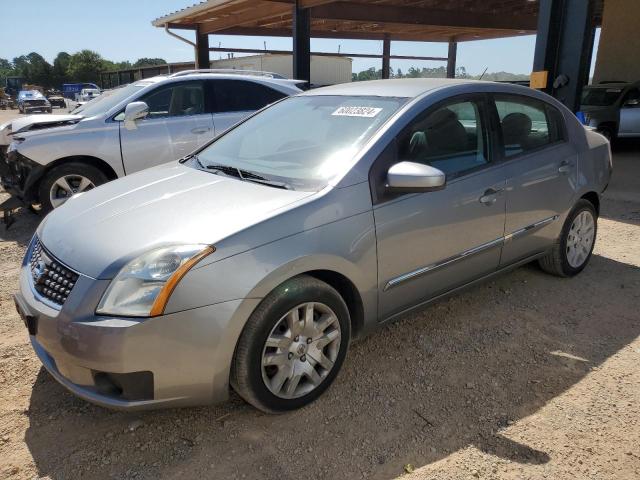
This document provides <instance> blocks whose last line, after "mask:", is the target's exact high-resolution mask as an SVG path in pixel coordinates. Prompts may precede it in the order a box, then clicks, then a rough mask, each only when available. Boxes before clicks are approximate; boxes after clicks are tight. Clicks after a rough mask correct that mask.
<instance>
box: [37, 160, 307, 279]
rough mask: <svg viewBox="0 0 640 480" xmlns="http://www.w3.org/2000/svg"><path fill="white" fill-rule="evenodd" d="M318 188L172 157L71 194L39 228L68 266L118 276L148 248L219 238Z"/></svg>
mask: <svg viewBox="0 0 640 480" xmlns="http://www.w3.org/2000/svg"><path fill="white" fill-rule="evenodd" d="M312 194H313V193H312V192H300V191H292V190H282V189H277V188H273V187H268V186H264V185H258V184H255V183H250V182H246V181H241V180H238V179H235V178H230V177H225V176H221V175H216V174H213V173H209V172H204V171H201V170H197V169H194V168H190V167H187V166H184V165H180V164H178V163H173V162H172V163H171V164H166V165H163V166H160V167H156V168H152V169H149V170H145V171H142V172H140V173H136V174H134V175H130V176H127V177H124V178H122V179H120V180H116V181H114V182H110V183H108V184H106V185H103V186H101V187H100V188H97V189H95V190H92V191H89V192H86V193H84V194H82V195H79V196H76V197H74V198H72V199H71V200H69V201H68V202H66V203H65V204H64V205H63V206H61V207H60V208H58V209H56V210H54V211H53V212H51V213H50V214H49V215H48V216H47V218H46V219H45V220H44V222H43V223H42V224H41V225H40V227H39V229H38V236H39V238H40V240H41V241H42V243H43V245H44V246H45V247H46V248H47V249H48V250H49V251H50V252H51V253H52V254H53V255H54V256H55V257H57V258H58V259H59V260H60V261H61V262H63V263H64V264H66V265H67V266H69V267H70V268H72V269H74V270H76V271H78V272H80V273H83V274H85V275H88V276H90V277H93V278H112V277H113V276H114V275H115V274H116V273H117V271H118V270H119V269H120V267H121V266H122V265H123V264H124V263H125V262H126V261H128V260H130V259H132V258H134V257H135V256H137V255H139V254H141V253H143V252H145V251H148V250H150V249H153V248H156V247H159V246H164V245H173V244H207V245H215V244H216V242H218V241H220V240H222V239H224V238H227V237H229V236H230V235H233V234H234V233H236V232H239V231H241V230H243V229H245V228H247V227H250V226H252V225H254V224H256V223H259V222H261V221H263V220H265V219H267V218H269V217H271V216H274V215H276V214H277V213H279V212H282V211H285V210H287V209H289V208H292V207H293V206H295V204H296V203H297V202H300V201H301V200H302V199H304V198H305V197H309V196H310V195H312Z"/></svg>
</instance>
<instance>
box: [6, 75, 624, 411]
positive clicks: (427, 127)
mask: <svg viewBox="0 0 640 480" xmlns="http://www.w3.org/2000/svg"><path fill="white" fill-rule="evenodd" d="M611 168H612V166H611V155H610V150H609V144H608V142H607V141H606V139H605V138H604V137H602V136H601V135H599V134H597V133H595V132H593V131H589V130H586V129H585V128H584V127H583V126H582V125H581V124H580V123H579V122H578V120H577V119H576V118H575V117H574V115H573V114H572V113H571V112H570V111H569V110H567V109H566V108H565V107H564V106H562V104H560V103H559V102H557V101H556V100H554V99H553V98H551V97H548V96H546V95H544V94H542V93H539V92H537V91H534V90H530V89H527V88H523V87H518V86H513V85H502V84H495V83H489V82H472V81H448V80H426V79H413V80H390V81H374V82H362V83H353V84H345V85H337V86H333V87H328V88H324V89H318V90H314V91H310V92H306V93H304V94H301V95H298V96H295V97H291V98H288V99H285V100H282V101H280V102H278V103H276V104H274V105H272V106H270V107H268V108H266V109H264V110H262V111H261V112H259V113H257V114H256V115H253V116H252V117H250V118H249V119H247V120H245V121H244V122H242V123H240V124H239V125H237V126H236V127H235V128H233V129H232V130H230V131H228V132H227V133H225V134H224V135H222V136H220V137H218V138H216V139H215V140H213V141H212V142H210V143H209V144H208V145H206V146H205V147H203V148H201V149H199V150H198V151H196V152H195V153H194V154H192V155H189V156H187V157H185V158H184V159H182V160H181V161H179V162H172V163H169V164H166V165H163V166H160V167H156V168H152V169H149V170H146V171H143V172H140V173H137V174H134V175H131V176H128V177H126V178H123V179H120V180H117V181H115V182H112V183H109V184H107V185H105V186H102V187H100V188H97V189H94V190H92V191H89V192H87V193H84V194H81V195H77V196H75V197H73V198H72V199H71V200H69V201H68V202H67V203H65V204H64V205H63V206H62V207H61V208H59V209H56V210H55V211H54V212H52V213H51V214H50V215H49V216H48V217H47V218H46V219H45V220H44V221H43V222H42V224H41V225H40V226H39V228H38V230H37V232H36V234H35V236H34V237H33V240H32V241H31V244H30V246H29V248H28V251H27V254H26V257H25V259H24V263H23V266H22V271H21V276H20V292H19V293H18V294H16V296H15V300H16V305H17V308H18V311H19V312H20V315H21V316H22V318H23V319H24V322H25V324H26V325H27V327H28V330H29V334H30V338H31V343H32V345H33V348H34V349H35V351H36V353H37V354H38V356H39V358H40V359H41V361H42V363H43V364H44V366H45V367H46V369H47V370H48V371H49V372H50V373H51V374H52V375H53V376H54V377H55V378H56V379H57V380H58V381H59V382H60V383H62V384H63V385H65V386H66V387H67V388H68V389H70V390H71V391H72V392H74V393H76V394H77V395H78V396H80V397H82V398H85V399H87V400H89V401H92V402H95V403H97V404H100V405H103V406H107V407H113V408H122V409H139V408H149V407H161V406H162V407H165V406H184V405H195V404H206V403H213V402H220V401H223V400H225V399H226V398H227V396H228V393H229V388H230V387H232V388H234V389H235V390H236V392H238V393H239V394H240V395H241V396H242V397H243V398H244V399H246V400H247V401H248V402H250V403H251V404H253V405H254V406H256V407H257V408H259V409H261V410H264V411H267V412H282V411H286V410H291V409H295V408H299V407H301V406H303V405H306V404H308V403H309V402H311V401H313V400H314V399H316V398H317V397H319V396H320V395H321V394H322V393H323V392H324V391H325V390H326V389H327V388H328V387H329V385H330V384H331V383H332V382H333V380H334V379H335V377H336V375H337V374H338V371H339V370H340V367H341V366H342V364H343V363H344V361H345V357H346V354H347V350H348V348H349V344H350V343H351V342H352V341H353V340H354V339H355V338H358V337H361V336H363V335H365V334H367V333H368V332H370V331H372V330H374V329H375V328H376V327H378V326H380V325H381V324H383V323H385V322H387V321H390V320H393V319H394V318H396V317H398V316H399V315H402V314H404V313H406V312H408V311H409V310H411V309H414V308H419V307H422V306H424V305H426V304H427V303H429V302H432V301H434V300H436V299H438V298H441V297H442V296H443V295H447V294H450V293H452V292H455V291H457V290H459V289H460V288H462V287H465V286H468V285H471V284H473V283H475V282H477V281H480V280H482V279H485V278H487V277H490V276H492V275H495V274H497V273H500V272H503V271H505V270H507V269H510V268H513V267H516V266H518V265H522V264H524V263H527V262H532V261H534V260H535V261H538V262H539V264H540V266H541V267H542V269H543V270H545V271H547V272H549V273H552V274H554V275H559V276H563V277H571V276H573V275H576V274H578V273H579V272H580V271H581V270H582V269H584V268H585V266H586V265H587V263H588V261H589V258H590V256H591V252H592V249H593V245H594V242H595V239H596V226H597V218H598V212H599V207H600V195H601V193H602V192H603V191H604V189H605V188H606V186H607V184H608V182H609V177H610V174H611ZM372 361H374V359H372Z"/></svg>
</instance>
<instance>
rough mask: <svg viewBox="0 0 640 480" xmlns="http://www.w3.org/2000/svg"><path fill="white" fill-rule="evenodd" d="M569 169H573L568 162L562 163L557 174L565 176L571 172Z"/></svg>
mask: <svg viewBox="0 0 640 480" xmlns="http://www.w3.org/2000/svg"><path fill="white" fill-rule="evenodd" d="M571 167H573V165H571V164H570V163H569V162H562V163H561V164H560V166H559V167H558V172H559V173H562V174H563V175H566V174H567V173H569V172H570V171H571Z"/></svg>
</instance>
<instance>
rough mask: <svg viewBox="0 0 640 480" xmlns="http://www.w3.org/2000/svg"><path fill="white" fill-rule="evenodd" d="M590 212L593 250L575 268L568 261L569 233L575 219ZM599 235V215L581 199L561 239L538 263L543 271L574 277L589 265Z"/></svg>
mask: <svg viewBox="0 0 640 480" xmlns="http://www.w3.org/2000/svg"><path fill="white" fill-rule="evenodd" d="M585 210H586V211H588V212H590V213H591V215H592V216H593V242H592V243H591V249H590V250H589V254H588V255H587V256H586V258H585V259H584V261H583V262H582V264H581V265H579V266H577V267H574V266H571V265H570V264H569V260H568V259H567V240H568V238H569V231H570V229H571V225H572V224H573V221H574V220H575V218H576V217H577V216H578V215H579V214H580V213H582V212H583V211H585ZM597 233H598V215H597V213H596V209H595V207H594V206H593V204H592V203H591V202H589V201H588V200H585V199H580V200H579V201H578V203H576V205H575V207H573V210H571V212H570V213H569V215H567V219H566V221H565V222H564V225H563V227H562V232H561V233H560V237H559V238H558V240H557V241H556V243H555V244H554V246H553V248H552V249H551V251H550V252H549V253H548V254H547V255H546V256H544V257H542V258H541V259H540V260H538V263H539V264H540V267H541V268H542V270H544V271H545V272H547V273H550V274H552V275H556V276H558V277H573V276H574V275H577V274H578V273H580V272H581V271H582V270H584V268H585V267H586V266H587V264H588V263H589V260H590V259H591V255H592V253H593V247H594V246H595V243H596V239H597Z"/></svg>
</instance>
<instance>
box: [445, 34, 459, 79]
mask: <svg viewBox="0 0 640 480" xmlns="http://www.w3.org/2000/svg"><path fill="white" fill-rule="evenodd" d="M457 56H458V43H457V42H456V41H455V40H451V41H450V42H449V53H448V58H447V78H456V57H457Z"/></svg>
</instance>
